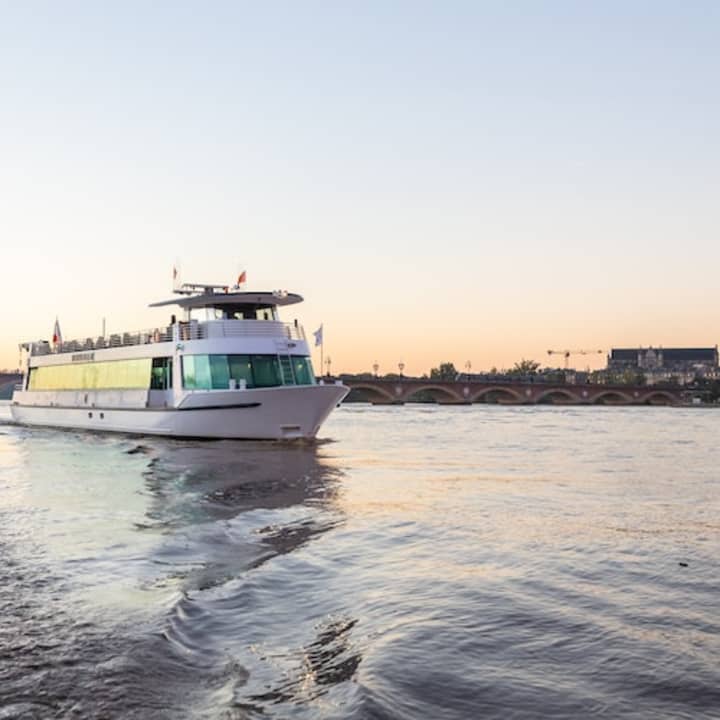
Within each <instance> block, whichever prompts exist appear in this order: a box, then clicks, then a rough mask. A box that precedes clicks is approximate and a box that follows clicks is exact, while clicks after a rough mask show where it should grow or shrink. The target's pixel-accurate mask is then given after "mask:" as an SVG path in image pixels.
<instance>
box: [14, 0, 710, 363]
mask: <svg viewBox="0 0 720 720" xmlns="http://www.w3.org/2000/svg"><path fill="white" fill-rule="evenodd" d="M718 77H720V3H717V2H715V1H714V0H712V1H710V0H707V1H704V0H696V1H694V2H689V3H677V2H668V1H665V0H647V1H641V0H623V1H622V2H619V1H616V0H604V1H603V2H575V1H569V0H547V1H546V2H540V1H539V0H535V1H530V0H517V1H515V2H512V3H510V2H500V0H497V1H496V2H482V1H481V0H476V1H474V2H465V1H461V0H457V1H455V2H453V1H448V2H440V1H439V0H438V1H436V2H426V1H425V0H415V1H413V2H404V1H400V0H398V1H396V2H392V1H387V0H384V1H383V2H374V1H372V0H367V1H366V2H330V1H329V0H328V1H327V2H314V1H313V0H307V1H306V2H302V3H301V2H290V1H288V2H275V1H273V0H268V1H267V2H263V3H258V2H241V1H239V0H238V1H233V2H230V1H228V2H223V1H219V0H218V1H213V0H203V2H182V1H176V2H172V3H171V2H163V1H162V0H159V1H158V2H153V3H147V2H137V1H135V0H126V1H124V2H122V3H98V2H80V1H73V0H66V1H64V2H62V3H58V2H54V1H53V2H37V1H35V0H25V1H24V2H22V3H20V2H15V1H14V0H13V1H10V0H0V268H1V273H2V282H1V283H0V308H2V309H1V310H0V312H1V315H0V368H2V367H16V366H17V364H18V352H17V344H18V343H19V342H21V341H25V340H31V339H40V338H49V337H51V335H52V328H53V324H54V321H55V317H56V316H57V317H58V318H59V321H60V325H61V328H62V331H63V335H64V337H65V339H70V338H73V337H78V338H84V337H87V336H90V335H96V334H99V333H100V331H101V328H102V321H103V318H105V319H106V325H107V330H108V332H115V331H118V332H122V331H129V330H136V329H142V328H151V327H154V326H156V325H158V324H159V323H162V322H165V321H167V318H166V315H167V310H166V309H163V310H158V309H149V308H148V307H147V305H148V304H149V303H151V302H154V301H157V300H161V299H165V298H167V297H169V296H170V291H171V286H172V279H171V274H172V267H173V264H174V263H176V262H177V263H179V264H180V267H181V273H182V278H183V279H184V280H186V281H190V282H217V283H231V282H232V281H233V280H234V279H235V278H236V276H237V273H238V270H239V269H240V268H244V269H245V270H246V271H247V278H248V289H256V290H265V289H287V290H288V291H291V292H298V293H300V294H301V295H303V296H304V297H305V300H306V301H305V303H303V304H302V305H298V306H293V307H292V308H287V309H286V312H285V319H287V320H292V319H294V318H296V317H297V319H298V320H299V321H300V322H301V323H302V324H303V325H304V326H305V328H306V331H307V332H308V334H309V333H310V331H312V330H315V329H316V328H317V327H318V326H319V325H320V324H321V323H322V324H323V327H324V339H325V346H324V353H325V357H326V358H327V357H330V358H331V360H332V371H333V372H363V371H369V370H371V368H372V365H373V364H374V363H375V362H377V363H378V365H379V367H380V373H384V372H393V371H396V370H397V365H398V363H399V362H403V363H404V365H405V373H406V374H422V373H424V372H427V371H428V370H429V369H430V368H431V367H434V366H437V365H439V364H440V363H441V362H454V363H455V365H456V366H457V367H458V368H463V367H465V364H466V363H467V362H470V363H471V366H472V368H473V370H478V371H480V370H483V369H490V368H491V367H493V366H494V367H498V368H502V367H511V366H512V365H513V364H514V363H515V362H516V361H518V360H520V359H521V358H528V359H534V360H537V361H539V362H541V363H542V364H543V365H545V364H551V365H555V366H558V365H562V362H563V361H562V357H561V356H559V355H558V356H548V354H547V350H548V349H555V350H565V349H573V350H575V349H578V350H579V349H585V350H590V349H592V350H597V349H601V350H603V354H594V355H587V356H576V357H573V358H572V361H573V362H572V364H576V365H577V366H578V367H583V366H585V365H589V366H590V367H599V366H602V365H603V364H604V358H605V355H604V354H605V353H607V352H608V351H609V350H610V348H612V347H628V346H629V347H635V346H654V347H657V346H664V347H670V346H676V347H682V346H703V347H705V346H714V345H716V344H717V343H718V341H719V335H720V326H719V324H718V318H719V315H720V289H719V288H720V242H718V230H719V229H720V202H719V201H718V198H719V192H718V191H719V190H720V142H719V141H718V128H719V127H720V84H719V83H718ZM313 352H314V356H315V364H316V369H318V365H319V349H317V348H315V349H314V350H313Z"/></svg>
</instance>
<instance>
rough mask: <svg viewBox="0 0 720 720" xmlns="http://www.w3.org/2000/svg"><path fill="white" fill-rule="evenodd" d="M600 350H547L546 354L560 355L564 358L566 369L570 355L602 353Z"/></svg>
mask: <svg viewBox="0 0 720 720" xmlns="http://www.w3.org/2000/svg"><path fill="white" fill-rule="evenodd" d="M602 352H603V351H602V350H548V351H547V354H548V355H562V356H563V357H564V358H565V369H566V370H567V369H568V361H569V360H570V356H571V355H597V354H600V355H602Z"/></svg>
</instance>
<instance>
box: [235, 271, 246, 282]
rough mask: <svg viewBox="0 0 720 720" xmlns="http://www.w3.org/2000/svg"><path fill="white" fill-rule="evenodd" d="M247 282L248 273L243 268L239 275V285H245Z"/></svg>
mask: <svg viewBox="0 0 720 720" xmlns="http://www.w3.org/2000/svg"><path fill="white" fill-rule="evenodd" d="M246 282H247V273H246V272H245V271H244V270H243V271H242V272H241V273H240V274H239V275H238V281H237V284H238V285H244V284H245V283H246Z"/></svg>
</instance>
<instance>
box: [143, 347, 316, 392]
mask: <svg viewBox="0 0 720 720" xmlns="http://www.w3.org/2000/svg"><path fill="white" fill-rule="evenodd" d="M182 365H183V387H186V388H188V389H189V390H210V389H213V390H226V389H228V388H229V387H230V380H231V379H232V380H235V381H236V383H237V385H238V387H239V386H240V381H241V380H244V381H245V384H246V387H248V388H252V387H275V386H276V385H283V384H284V385H294V384H297V385H313V384H314V383H315V375H314V373H313V369H312V364H311V362H310V358H308V357H299V356H289V355H282V356H280V357H279V358H278V356H277V355H185V356H183V359H182ZM170 377H172V376H170ZM154 382H158V383H159V382H160V379H159V378H158V380H157V381H155V380H154ZM170 383H172V380H170Z"/></svg>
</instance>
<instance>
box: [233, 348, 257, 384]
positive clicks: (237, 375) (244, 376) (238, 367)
mask: <svg viewBox="0 0 720 720" xmlns="http://www.w3.org/2000/svg"><path fill="white" fill-rule="evenodd" d="M228 365H229V366H230V377H231V378H232V379H233V380H235V381H236V382H237V384H238V387H240V381H241V380H244V381H245V384H246V387H249V388H251V387H253V386H254V385H255V383H254V382H253V373H252V364H251V363H250V356H249V355H228Z"/></svg>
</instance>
